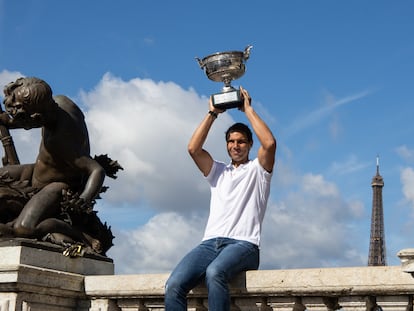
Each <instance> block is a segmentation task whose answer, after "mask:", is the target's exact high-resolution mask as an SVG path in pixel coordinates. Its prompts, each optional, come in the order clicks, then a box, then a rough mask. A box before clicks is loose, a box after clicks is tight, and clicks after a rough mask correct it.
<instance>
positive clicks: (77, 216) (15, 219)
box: [0, 78, 122, 255]
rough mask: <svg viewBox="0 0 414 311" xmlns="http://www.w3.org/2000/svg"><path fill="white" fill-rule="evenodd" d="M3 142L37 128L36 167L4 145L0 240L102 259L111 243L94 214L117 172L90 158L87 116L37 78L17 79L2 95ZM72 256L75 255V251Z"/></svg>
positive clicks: (103, 157)
mask: <svg viewBox="0 0 414 311" xmlns="http://www.w3.org/2000/svg"><path fill="white" fill-rule="evenodd" d="M3 103H4V106H5V111H1V113H0V134H1V135H3V136H5V137H2V141H3V139H4V138H8V137H7V134H8V132H7V131H8V129H15V128H24V129H26V130H29V129H32V128H38V127H41V129H42V140H41V143H40V147H39V153H38V156H37V159H36V161H35V163H31V164H16V163H19V162H18V159H17V158H16V157H17V154H16V153H15V152H13V147H14V146H13V142H12V140H10V138H9V139H8V143H7V144H6V145H5V144H4V143H3V145H4V147H5V157H3V164H4V167H2V168H0V238H9V237H21V238H31V239H33V238H34V239H37V240H43V241H49V242H52V243H55V244H60V245H64V246H68V249H69V251H68V249H67V250H66V253H65V254H67V255H71V254H72V253H71V250H70V247H71V246H73V245H76V246H82V247H84V251H90V252H95V253H98V254H102V255H105V253H106V251H107V250H108V249H109V248H110V247H111V246H112V245H113V244H112V240H113V238H114V237H113V235H112V232H111V230H110V227H108V226H107V224H106V223H105V224H102V223H101V221H100V220H99V218H98V216H97V212H96V211H94V210H93V207H94V204H95V200H96V199H98V198H99V194H100V193H101V192H104V191H106V189H107V188H106V187H104V186H103V182H104V179H105V176H108V177H111V178H116V173H117V171H118V170H119V169H122V167H121V166H120V165H119V164H118V162H117V161H113V160H111V159H110V158H108V157H107V156H106V155H101V156H98V157H97V156H95V157H94V158H92V157H91V156H90V145H89V137H88V130H87V127H86V123H85V120H84V115H83V113H82V111H81V110H80V109H79V107H78V106H77V105H76V104H75V103H74V102H73V101H72V100H70V99H69V98H68V97H66V96H63V95H59V96H53V95H52V90H51V88H50V86H49V85H48V84H47V83H46V82H45V81H43V80H41V79H38V78H19V79H17V80H16V81H15V82H11V83H9V84H8V85H6V86H5V88H4V101H3ZM72 249H77V250H79V249H80V247H75V248H72Z"/></svg>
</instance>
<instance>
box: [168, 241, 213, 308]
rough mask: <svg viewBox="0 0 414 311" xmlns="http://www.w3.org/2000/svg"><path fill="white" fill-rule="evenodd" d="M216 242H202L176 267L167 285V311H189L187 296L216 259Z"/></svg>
mask: <svg viewBox="0 0 414 311" xmlns="http://www.w3.org/2000/svg"><path fill="white" fill-rule="evenodd" d="M214 245H215V243H214V240H208V241H204V242H202V243H201V244H200V245H198V246H197V247H195V248H194V249H193V250H192V251H190V252H189V253H188V254H187V255H186V256H185V257H184V258H183V259H182V260H181V261H180V262H179V264H178V265H177V266H176V267H175V269H174V271H173V272H172V273H171V275H170V277H169V278H168V280H167V282H166V285H165V310H166V311H187V294H188V292H189V291H190V290H191V289H193V288H194V287H195V286H197V285H198V284H199V283H200V282H201V281H202V280H203V278H204V276H205V272H206V269H207V266H208V265H209V264H210V263H211V262H212V261H213V260H214V258H215V257H216V255H217V254H216V252H215V247H214Z"/></svg>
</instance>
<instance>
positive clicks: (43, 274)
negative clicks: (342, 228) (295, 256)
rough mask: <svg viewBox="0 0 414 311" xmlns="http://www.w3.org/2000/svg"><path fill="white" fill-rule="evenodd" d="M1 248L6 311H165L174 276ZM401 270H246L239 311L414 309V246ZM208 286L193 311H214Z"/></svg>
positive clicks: (237, 290)
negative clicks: (170, 279) (119, 272)
mask: <svg viewBox="0 0 414 311" xmlns="http://www.w3.org/2000/svg"><path fill="white" fill-rule="evenodd" d="M38 247H39V245H37V244H36V245H31V244H30V243H29V244H25V243H21V242H19V243H17V244H16V242H13V245H9V244H7V245H1V243H0V311H11V310H17V311H69V310H79V311H87V310H89V311H127V310H128V311H130V310H131V311H132V310H135V311H155V310H157V311H158V310H159V311H161V310H164V305H163V295H164V284H165V281H166V279H167V277H168V274H136V275H113V268H114V266H113V263H112V262H111V261H110V260H105V259H102V258H88V257H79V258H68V257H65V256H63V255H62V254H61V252H58V251H57V250H56V249H53V248H40V249H39V248H38ZM398 256H399V257H400V259H401V266H386V267H343V268H320V269H319V268H318V269H288V270H259V271H247V272H246V273H242V274H240V275H239V276H238V277H237V278H236V279H234V280H233V281H232V282H231V284H230V289H231V296H232V311H234V310H240V311H256V310H257V311H304V310H309V311H322V310H323V311H330V310H342V311H362V310H363V311H377V310H383V311H413V298H414V277H413V273H414V249H406V250H402V251H401V252H400V253H399V254H398ZM206 306H207V291H206V288H205V287H204V286H203V285H200V286H199V287H197V288H195V289H194V290H193V291H191V293H190V295H189V310H192V311H204V310H207V307H206Z"/></svg>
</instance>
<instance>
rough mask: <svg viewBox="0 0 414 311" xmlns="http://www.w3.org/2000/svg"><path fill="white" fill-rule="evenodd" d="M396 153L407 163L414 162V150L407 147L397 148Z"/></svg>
mask: <svg viewBox="0 0 414 311" xmlns="http://www.w3.org/2000/svg"><path fill="white" fill-rule="evenodd" d="M396 152H397V154H398V155H399V156H400V157H401V158H403V159H404V160H405V161H408V162H413V161H414V150H412V149H409V148H408V147H407V146H406V145H402V146H399V147H397V148H396Z"/></svg>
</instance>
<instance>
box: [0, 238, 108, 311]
mask: <svg viewBox="0 0 414 311" xmlns="http://www.w3.org/2000/svg"><path fill="white" fill-rule="evenodd" d="M108 274H109V275H113V274H114V265H113V261H112V259H110V258H107V257H103V256H95V255H89V254H88V255H85V256H84V257H75V258H70V257H66V256H64V255H63V254H62V248H61V247H59V246H57V245H54V244H50V243H47V242H38V241H35V240H29V239H8V240H7V239H3V240H0V310H1V311H3V310H4V311H11V310H19V311H29V310H30V311H40V310H42V311H66V310H67V311H69V310H80V311H82V310H89V308H90V301H89V299H88V298H87V297H86V294H85V289H84V276H85V275H108Z"/></svg>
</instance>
